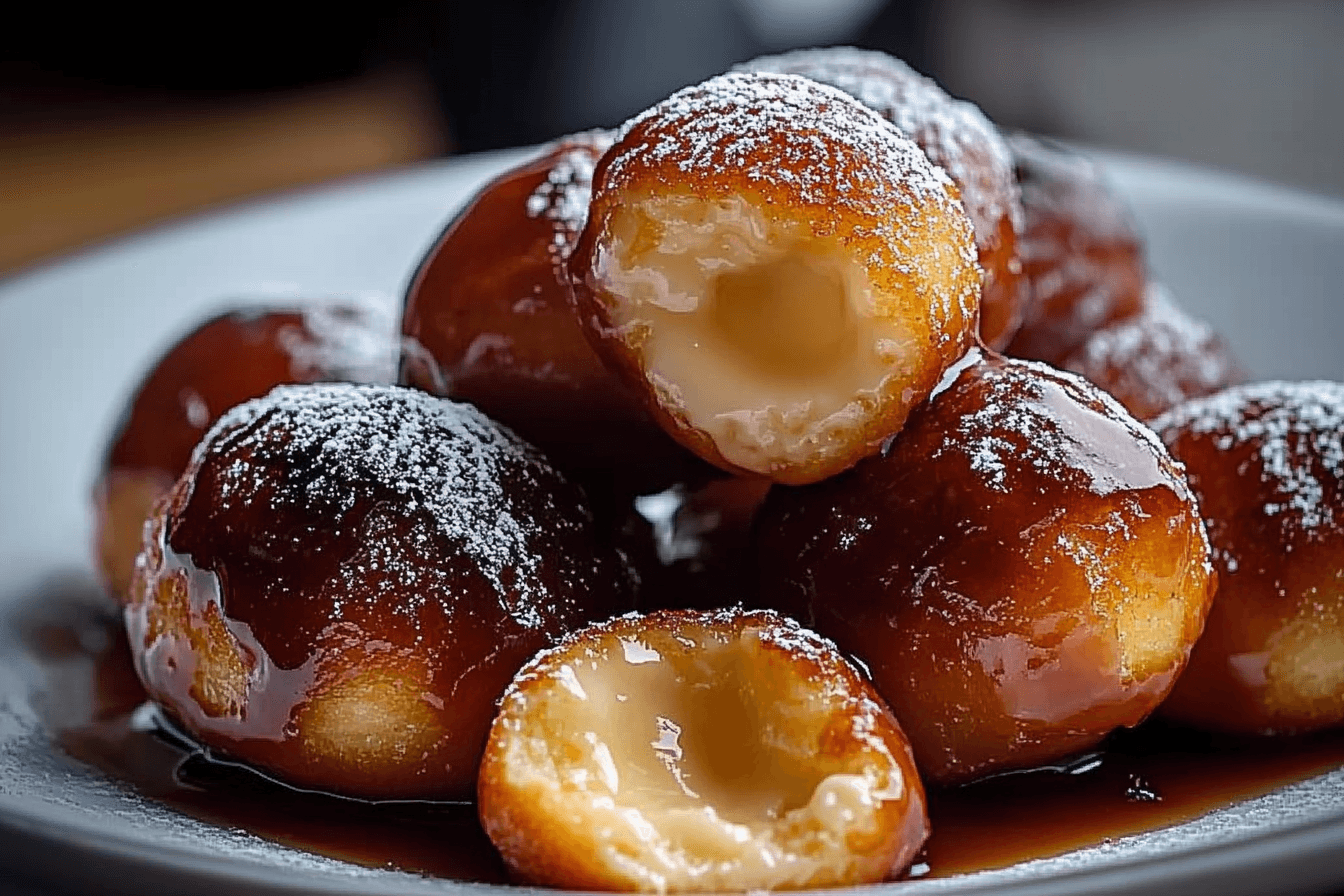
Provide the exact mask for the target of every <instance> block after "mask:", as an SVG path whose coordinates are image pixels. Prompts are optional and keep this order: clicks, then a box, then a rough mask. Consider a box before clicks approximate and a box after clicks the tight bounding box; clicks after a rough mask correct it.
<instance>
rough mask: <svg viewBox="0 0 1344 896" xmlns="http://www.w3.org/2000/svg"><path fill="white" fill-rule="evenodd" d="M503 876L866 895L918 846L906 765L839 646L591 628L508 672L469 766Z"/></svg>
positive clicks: (713, 618)
mask: <svg viewBox="0 0 1344 896" xmlns="http://www.w3.org/2000/svg"><path fill="white" fill-rule="evenodd" d="M479 805H480V813H481V821H482V822H483V824H484V825H485V829H486V832H487V833H488V834H489V835H490V839H491V840H493V841H494V843H495V845H496V846H497V847H498V848H499V850H500V852H501V853H502V854H503V856H504V860H505V861H506V862H507V863H508V865H509V867H510V868H511V869H512V871H513V872H514V874H515V875H517V877H518V878H519V879H520V880H521V881H522V882H526V883H530V884H540V885H544V886H558V887H567V888H573V889H583V890H641V891H651V892H659V893H663V892H687V891H704V892H726V891H744V890H773V889H800V888H806V887H824V886H840V885H853V884H861V883H871V882H875V881H880V880H883V879H885V878H887V877H889V876H893V875H896V874H899V873H900V872H901V871H903V870H904V869H905V868H906V867H907V866H908V865H909V864H910V861H911V860H912V859H913V858H914V856H915V854H916V852H917V851H918V850H919V848H920V846H921V845H922V844H923V842H924V840H925V838H926V837H927V836H928V821H927V818H926V815H925V809H924V791H923V788H922V787H921V785H920V782H919V778H918V777H917V776H916V774H915V770H914V765H913V760H912V759H911V757H910V750H909V746H908V744H907V743H906V740H905V737H904V735H902V734H901V730H900V728H899V727H898V726H897V724H896V720H895V719H894V718H892V716H891V713H890V711H889V710H888V709H887V708H886V706H884V705H883V704H882V701H881V700H880V699H878V697H877V695H876V694H875V693H873V690H872V686H871V685H870V684H869V683H868V682H867V680H865V679H864V678H862V677H861V676H860V675H859V674H858V673H857V672H856V671H855V670H854V668H853V667H852V666H850V665H849V663H847V662H846V661H845V660H844V658H843V657H841V656H840V654H839V653H837V652H836V650H835V646H834V645H833V644H830V643H829V642H827V641H825V640H823V639H822V638H819V637H818V636H816V635H814V634H813V633H811V632H809V631H806V630H804V629H801V628H799V627H798V626H797V624H795V623H794V622H792V621H791V620H787V619H784V618H782V617H780V616H778V615H776V614H774V613H764V612H743V611H741V610H732V611H719V612H714V613H697V612H692V611H663V612H661V613H656V614H653V615H650V616H647V617H639V616H635V615H630V616H624V617H620V618H618V619H614V620H611V621H609V622H605V623H601V624H599V625H596V626H593V627H591V628H588V629H585V630H583V631H582V632H579V633H578V634H575V635H573V636H571V637H569V638H567V639H565V640H564V641H563V642H561V644H559V645H558V646H557V647H555V648H553V649H552V650H549V651H546V652H544V653H542V654H541V655H540V656H538V657H536V658H535V659H533V660H532V661H531V662H529V663H528V664H527V666H525V667H524V668H523V670H522V671H521V672H519V673H518V677H517V678H516V679H515V680H514V683H513V685H512V686H511V687H510V688H509V691H508V693H507V694H506V695H505V697H504V700H503V703H502V705H501V708H500V712H499V715H498V717H497V718H496V719H495V722H494V725H493V727H492V728H491V731H490V743H489V746H488V748H487V749H486V753H485V758H484V760H483V761H482V764H481V779H480V791H479Z"/></svg>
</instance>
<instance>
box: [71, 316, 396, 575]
mask: <svg viewBox="0 0 1344 896" xmlns="http://www.w3.org/2000/svg"><path fill="white" fill-rule="evenodd" d="M383 316H384V315H382V313H381V312H380V309H378V308H376V307H374V306H373V305H371V304H369V305H353V304H343V305H321V306H314V307H311V308H308V309H304V310H300V309H297V308H292V309H274V308H272V309H266V308H258V309H249V310H236V311H230V312H227V313H225V314H221V315H219V316H218V317H214V318H211V319H210V320H208V321H206V322H205V323H203V324H201V325H200V326H199V327H197V328H196V329H195V330H193V331H192V332H190V333H188V334H187V335H186V336H184V337H182V339H180V340H179V341H178V342H177V343H176V344H174V345H173V347H172V348H171V349H169V350H168V352H167V353H166V354H165V355H164V356H163V357H162V358H160V359H159V360H158V361H157V362H156V363H155V364H154V366H153V368H151V370H150V372H149V374H148V375H147V376H146V377H145V379H144V381H143V382H141V383H140V385H139V386H138V387H137V388H136V391H135V393H134V395H133V396H132V398H131V401H130V403H129V404H128V405H127V407H126V410H125V411H124V412H123V415H122V418H121V421H120V422H119V423H118V424H117V429H116V432H115V433H114V434H113V436H112V439H111V442H110V444H109V445H108V448H107V453H106V455H105V457H104V458H103V465H102V469H101V471H100V473H99V476H98V482H97V485H96V486H95V487H94V494H93V501H94V513H95V528H96V530H97V547H96V553H97V555H98V569H99V572H100V574H101V575H102V579H103V582H104V584H105V585H106V587H107V589H108V590H109V592H111V594H112V595H113V596H114V597H116V598H117V599H118V600H124V599H125V597H126V593H127V589H128V588H129V587H130V583H131V571H132V568H133V567H134V565H135V555H136V554H138V553H139V552H140V541H141V530H142V528H143V527H144V524H145V520H146V519H147V518H148V517H149V512H150V508H151V507H153V505H154V502H155V501H156V500H157V499H158V498H159V497H160V496H161V495H163V494H164V493H165V492H167V491H168V489H169V488H171V487H172V485H173V482H174V481H176V479H177V477H178V476H180V475H181V474H182V471H183V470H185V469H186V468H187V462H188V461H189V460H191V452H192V449H193V448H195V447H196V443H197V442H199V441H200V440H201V436H203V435H204V434H205V432H206V430H207V429H209V428H210V425H211V424H213V423H214V422H215V421H216V420H217V419H219V416H220V415H221V414H223V413H224V412H225V411H227V410H228V409H229V408H231V407H233V406H234V405H236V404H239V403H241V402H244V401H247V400H248V399H249V398H259V397H261V396H262V395H265V394H266V393H267V392H268V391H270V389H271V388H272V387H274V386H278V385H280V384H282V383H311V382H317V381H320V380H351V381H356V382H391V381H392V379H393V373H394V367H395V363H396V348H395V344H394V341H393V339H392V333H391V324H390V322H388V321H385V320H383Z"/></svg>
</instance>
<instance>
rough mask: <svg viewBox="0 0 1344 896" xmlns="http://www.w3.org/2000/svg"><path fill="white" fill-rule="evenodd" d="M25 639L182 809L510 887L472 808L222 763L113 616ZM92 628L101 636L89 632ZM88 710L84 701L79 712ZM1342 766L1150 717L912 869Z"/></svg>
mask: <svg viewBox="0 0 1344 896" xmlns="http://www.w3.org/2000/svg"><path fill="white" fill-rule="evenodd" d="M72 612H75V613H81V614H83V615H82V617H81V618H78V619H71V620H69V622H68V623H66V624H60V623H55V624H48V625H45V626H43V627H41V628H40V629H37V630H35V631H30V633H29V635H30V637H29V638H28V639H27V640H28V643H29V645H30V646H32V647H33V648H35V653H37V654H38V659H42V660H47V661H49V662H51V663H54V664H59V665H62V666H65V667H66V668H67V671H66V672H65V673H64V674H63V675H62V676H60V677H62V678H65V679H66V683H67V684H69V683H71V682H70V679H69V671H68V668H69V666H70V659H71V658H72V657H78V658H81V659H83V660H84V661H85V662H82V663H80V667H81V668H83V669H86V670H87V671H86V672H84V673H83V674H85V675H86V676H87V677H88V680H87V681H86V684H85V687H83V688H73V689H72V690H74V691H77V692H79V693H81V694H85V695H87V696H86V699H80V700H75V701H70V700H63V701H55V702H58V703H60V704H61V706H62V707H63V709H62V711H61V712H60V714H59V716H60V717H59V718H53V719H52V721H53V722H54V723H56V724H54V725H53V728H54V729H55V738H56V740H57V742H58V743H59V745H60V746H61V747H62V748H63V749H64V750H65V752H66V753H67V754H68V755H69V756H71V757H73V758H74V759H76V760H79V761H80V762H83V763H87V764H88V765H91V766H93V767H95V768H97V769H99V770H100V771H102V772H104V773H105V774H107V775H108V776H110V777H112V778H115V779H117V780H120V781H122V782H124V783H125V784H127V785H128V786H130V787H132V788H134V789H135V790H136V791H137V792H138V793H140V794H141V795H143V796H145V797H147V798H149V799H153V800H158V801H160V802H163V803H165V804H167V805H169V806H171V807H173V808H174V809H176V810H178V811H180V812H183V813H184V814H187V815H190V816H192V817H195V818H198V819H201V820H203V821H207V822H210V823H212V824H218V825H220V826H224V827H231V828H245V829H247V830H248V831H251V832H252V833H254V834H256V835H257V836H260V837H263V838H265V839H268V840H272V841H274V842H276V843H281V844H284V845H286V846H291V847H295V848H298V849H303V850H307V851H310V852H314V853H318V854H321V855H324V856H330V857H333V858H337V859H343V860H346V861H350V862H355V863H358V864H360V865H365V866H369V867H379V868H391V869H397V870H401V871H408V872H413V873H422V874H427V875H432V876H436V877H444V878H452V879H456V880H464V881H478V882H492V883H504V882H506V881H507V876H506V873H505V870H504V867H503V864H502V863H501V861H500V860H499V858H498V856H497V854H496V853H495V851H494V849H493V848H492V847H491V846H490V843H489V841H488V840H487V838H486V836H485V834H484V832H483V831H482V830H481V827H480V824H479V822H478V821H477V819H476V812H475V807H473V806H470V805H466V804H450V803H414V802H400V803H366V802H360V801H357V800H350V799H343V798H339V797H333V796H328V795H325V794H319V793H311V792H305V791H299V790H295V789H293V788H290V787H287V786H285V785H283V784H279V783H277V782H275V781H271V780H269V779H267V778H265V777H263V776H261V775H259V774H257V773H256V772H254V771H252V770H250V769H248V768H245V767H243V766H239V765H235V764H232V763H228V762H222V761H219V760H218V759H216V758H212V757H210V756H209V755H207V754H206V753H205V752H204V751H202V750H200V749H199V748H198V747H196V746H195V745H193V744H191V743H190V742H189V741H188V740H187V739H185V738H183V737H181V736H180V735H179V734H177V733H176V732H175V731H174V730H173V729H172V728H171V726H170V725H165V724H164V722H163V719H162V717H161V716H159V715H158V713H157V712H156V711H154V710H153V708H152V707H150V706H149V705H148V704H146V703H145V700H144V692H143V691H142V690H141V689H140V686H139V682H138V680H137V679H136V676H135V672H134V668H133V666H132V663H131V656H130V651H129V649H128V647H127V645H126V640H125V637H124V636H123V635H122V633H121V629H120V623H119V620H118V618H117V617H116V616H115V615H112V614H109V613H108V612H107V610H106V608H105V607H104V608H103V609H101V610H97V609H94V608H92V607H91V606H88V605H85V606H84V607H83V608H82V609H76V610H73V611H72ZM91 631H93V632H94V636H93V637H90V632H91ZM72 703H73V704H78V705H72ZM1341 765H1344V732H1332V733H1329V734H1325V735H1317V736H1314V737H1307V738H1295V739H1281V740H1272V741H1271V740H1241V739H1228V738H1221V737H1217V736H1213V735H1208V734H1202V733H1199V732H1192V731H1188V730H1184V729H1179V728H1175V727H1170V726H1166V725H1162V724H1156V723H1151V722H1150V723H1148V724H1146V725H1144V726H1143V727H1141V728H1139V729H1137V730H1134V731H1126V732H1120V733H1119V734H1117V735H1115V736H1113V737H1112V738H1111V740H1110V741H1108V742H1107V744H1106V745H1105V747H1104V749H1102V750H1099V751H1097V752H1094V753H1091V754H1088V755H1086V756H1083V757H1079V758H1077V759H1075V760H1072V761H1071V762H1069V763H1067V764H1064V765H1061V766H1059V767H1058V768H1053V769H1041V770H1036V771H1032V772H1024V773H1016V774H1006V775H1000V776H998V777H995V778H990V779H988V780H984V781H980V782H978V783H975V784H971V785H967V786H963V787H959V788H955V789H951V790H943V791H935V792H932V793H931V794H930V816H931V822H932V829H933V836H932V838H931V839H930V841H929V843H928V845H927V847H926V849H925V851H924V854H923V855H922V856H921V858H920V859H919V860H918V861H917V864H916V866H915V868H914V869H913V872H912V873H913V874H915V875H917V876H921V877H924V876H927V877H946V876H949V875H953V874H963V873H968V872H973V871H980V870H985V869H991V868H1000V867H1004V866H1007V865H1012V864H1014V863H1017V862H1021V861H1026V860H1028V859H1035V858H1044V857H1048V856H1054V855H1059V854H1061V853H1065V852H1069V851H1071V850H1074V849H1079V848H1083V847H1087V846H1093V845H1097V844H1100V843H1103V842H1105V841H1107V840H1111V839H1114V838H1117V837H1123V836H1126V835H1129V834H1135V833H1139V832H1142V831H1148V830H1153V829H1157V828H1162V827H1167V826H1170V825H1174V824H1179V823H1181V822H1185V821H1189V820H1191V819H1194V818H1197V817H1199V816H1200V815H1203V814H1205V813H1207V812H1209V811H1211V810H1213V809H1217V808H1219V807H1221V806H1226V805H1229V804H1231V803H1234V802H1238V801H1240V800H1245V799H1249V798H1252V797H1255V796H1259V795H1261V794H1264V793H1268V792H1269V791H1271V790H1274V789H1275V788H1278V787H1281V786H1283V785H1286V784H1289V783H1293V782H1296V781H1301V780H1305V779H1307V778H1310V777H1312V776H1314V775H1316V774H1320V773H1323V772H1326V771H1329V770H1330V769H1333V768H1337V767H1340V766H1341Z"/></svg>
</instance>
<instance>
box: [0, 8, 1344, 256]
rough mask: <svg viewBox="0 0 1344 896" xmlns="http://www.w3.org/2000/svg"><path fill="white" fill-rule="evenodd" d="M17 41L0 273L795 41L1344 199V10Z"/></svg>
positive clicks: (4, 78) (305, 19) (552, 131)
mask: <svg viewBox="0 0 1344 896" xmlns="http://www.w3.org/2000/svg"><path fill="white" fill-rule="evenodd" d="M29 6H30V8H27V9H25V10H23V11H21V12H20V11H15V10H11V11H8V12H7V13H6V17H7V22H6V25H5V27H4V28H3V30H0V275H3V274H4V273H10V272H14V271H16V270H19V269H21V268H23V267H24V266H27V265H29V264H32V263H34V262H37V261H40V260H42V259H46V258H50V257H53V256H56V255H58V254H60V253H63V252H68V251H71V250H73V249H77V248H79V247H81V246H84V245H88V244H90V243H93V242H97V241H99V240H103V239H107V238H109V237H112V236H115V235H117V234H120V233H123V232H126V231H128V230H132V229H135V228H138V227H142V226H145V225H149V224H153V223H156V222H160V221H164V220H168V219H171V218H173V217H175V216H178V215H182V214H187V213H191V212H195V211H199V210H202V209H206V208H209V207H211V206H215V205H218V204H221V203H227V202H232V201H237V200H240V199H245V198H247V197H251V196H256V195H259V194H262V193H266V192H271V191H275V190H283V189H291V188H296V187H302V186H307V185H311V184H315V183H320V182H323V181H326V180H330V179H334V178H342V177H350V176H355V175H360V174H367V173H370V172H376V171H380V170H385V169H391V168H396V167H398V166H403V165H408V164H412V163H416V162H419V161H423V160H426V159H431V158H434V157H437V156H441V155H444V154H453V153H464V152H475V151H480V150H486V149H491V148H496V147H504V146H514V145H521V144H527V143H535V142H539V141H542V140H545V139H548V138H550V137H554V136H557V135H560V134H563V133H567V132H570V131H574V130H580V129H583V128H587V127H592V126H599V125H614V124H617V123H619V122H620V121H621V120H623V119H624V118H626V117H628V116H629V115H631V114H633V113H634V112H637V111H638V110H640V109H642V108H644V107H646V106H648V105H649V104H650V103H652V102H654V101H656V100H658V99H660V98H662V97H663V96H665V95H667V94H668V93H670V92H671V91H673V90H675V89H676V88H678V87H680V86H682V85H684V84H687V83H691V82H694V81H698V80H701V79H703V78H705V77H708V76H710V75H712V74H715V73H717V72H720V71H722V70H724V69H725V68H727V67H728V66H729V65H730V64H732V63H734V62H738V61H741V60H745V59H749V58H751V57H752V56H755V55H758V54H760V53H764V52H774V51H779V50H783V49H787V48H790V47H799V46H813V45H825V44H836V43H851V44H857V45H861V46H866V47H872V48H877V49H882V50H886V51H888V52H892V53H895V54H896V55H898V56H900V57H902V58H904V59H905V60H906V61H908V62H909V63H911V64H912V65H913V66H914V67H915V68H917V69H919V70H921V71H923V72H925V73H927V74H930V75H932V76H933V77H935V78H936V79H937V80H939V81H940V82H941V83H942V84H943V85H944V86H945V87H946V88H947V89H948V90H949V91H950V92H952V93H954V94H956V95H958V96H962V97H965V98H968V99H971V100H974V101H975V102H977V103H979V104H980V105H981V106H982V107H983V108H984V109H985V111H986V112H987V113H988V114H989V115H990V116H991V117H992V118H994V119H995V120H996V121H998V122H999V123H1000V124H1002V125H1005V126H1010V127H1021V128H1028V129H1031V130H1035V131H1038V132H1042V133H1047V134H1052V135H1055V136H1060V137H1065V138H1068V139H1072V140H1077V141H1081V142H1085V143H1090V144H1095V145H1100V146H1105V147H1109V148H1117V149H1124V150H1132V151H1136V152H1143V153H1150V154H1154V155H1159V156H1164V157H1170V158H1175V159H1181V160H1187V161H1190V162H1194V163H1197V164H1202V165H1208V166H1213V167H1216V168H1221V169H1226V170H1232V171H1238V172H1243V173H1246V174H1248V175H1251V176H1254V177H1258V178H1262V179H1267V180H1271V181H1276V182H1279V183H1283V184H1288V185H1291V186H1295V187H1299V188H1302V189H1305V190H1310V191H1313V192H1319V193H1328V194H1334V195H1338V196H1344V98H1342V95H1344V52H1341V50H1340V47H1342V46H1344V3H1338V2H1326V0H1314V2H1313V0H1289V2H1251V0H1221V2H1218V0H1130V2H1110V3H1103V2H1087V0H1085V2H1054V0H926V2H916V0H905V2H903V0H554V2H543V0H534V2H525V0H485V2H454V0H440V2H431V0H384V2H380V3H363V4H356V5H355V6H353V7H351V8H350V9H351V10H352V11H350V12H345V13H340V14H338V13H336V12H335V11H334V10H335V7H334V6H331V5H325V4H324V5H318V4H305V3H297V2H286V0H272V2H269V3H266V4H261V3H249V2H238V3H233V4H229V5H227V6H220V7H210V6H200V7H194V8H187V7H182V8H180V9H179V10H178V11H176V12H170V13H165V12H164V11H162V10H160V9H154V10H150V9H147V8H136V7H135V6H134V5H117V4H103V5H101V6H99V7H92V8H90V9H83V8H81V7H80V6H79V5H75V6H68V5H64V4H45V8H43V5H42V4H30V5H29Z"/></svg>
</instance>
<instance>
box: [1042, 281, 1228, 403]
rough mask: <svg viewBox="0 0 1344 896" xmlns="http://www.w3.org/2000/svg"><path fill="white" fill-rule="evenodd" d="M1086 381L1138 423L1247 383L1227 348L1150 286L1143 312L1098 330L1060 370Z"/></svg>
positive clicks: (1159, 288) (1161, 291) (1165, 294)
mask: <svg viewBox="0 0 1344 896" xmlns="http://www.w3.org/2000/svg"><path fill="white" fill-rule="evenodd" d="M1060 366H1062V367H1063V368H1064V369H1065V370H1071V371H1073V372H1074V373H1077V374H1081V375H1082V376H1085V377H1087V378H1088V379H1089V380H1091V381H1092V382H1093V383H1095V384H1096V385H1098V386H1100V387H1101V388H1102V389H1105V390H1106V391H1107V392H1109V393H1110V394H1111V395H1112V397H1114V398H1115V399H1116V400H1117V401H1119V402H1120V403H1121V404H1123V405H1124V406H1125V408H1126V409H1127V410H1128V411H1129V412H1130V413H1131V414H1133V415H1134V416H1135V417H1138V418H1139V419H1140V420H1151V419H1152V418H1153V417H1156V416H1157V415H1158V414H1160V413H1162V412H1163V411H1165V410H1167V409H1169V408H1171V407H1174V406H1175V405H1177V404H1180V403H1181V402H1182V401H1184V400H1185V399H1187V398H1195V397H1198V396H1200V395H1208V394H1209V393H1211V392H1217V391H1218V390H1219V389H1225V388H1227V387H1228V386H1232V385H1235V384H1237V383H1240V382H1242V381H1243V380H1244V379H1245V376H1244V374H1243V373H1242V371H1241V366H1240V365H1239V364H1238V363H1237V362H1236V360H1235V359H1234V358H1233V357H1232V350H1231V349H1229V348H1228V347H1227V343H1225V342H1223V340H1222V339H1220V338H1219V337H1218V334H1217V333H1215V332H1213V328H1211V327H1210V326H1209V325H1208V324H1206V323H1204V322H1203V321H1200V320H1196V319H1195V318H1193V317H1191V316H1190V315H1188V314H1186V313H1185V312H1184V311H1183V310H1181V308H1180V307H1179V306H1177V305H1176V303H1175V302H1173V301H1172V300H1171V295H1170V294H1169V293H1168V292H1167V290H1166V289H1165V288H1164V287H1162V286H1159V285H1157V284H1150V285H1149V286H1148V289H1147V290H1146V291H1145V292H1144V298H1143V309H1142V310H1141V311H1140V312H1139V313H1138V314H1136V315H1134V316H1132V317H1126V318H1122V319H1121V320H1118V321H1114V322H1113V323H1110V324H1108V325H1107V326H1104V327H1102V328H1101V329H1099V330H1096V331H1095V332H1093V333H1092V335H1091V336H1089V337H1088V339H1087V341H1086V342H1084V343H1083V345H1082V347H1080V348H1079V349H1078V350H1076V351H1074V352H1072V353H1071V354H1070V355H1068V357H1066V358H1065V359H1064V361H1063V363H1062V364H1061V365H1060Z"/></svg>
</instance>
